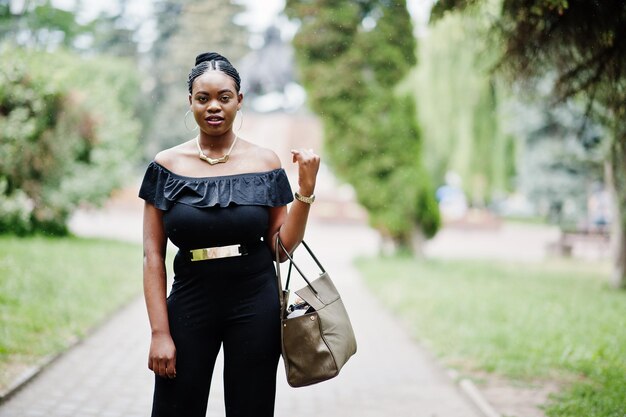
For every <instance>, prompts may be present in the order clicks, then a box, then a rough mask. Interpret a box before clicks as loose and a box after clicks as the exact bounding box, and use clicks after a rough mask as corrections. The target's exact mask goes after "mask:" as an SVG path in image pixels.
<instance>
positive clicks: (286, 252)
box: [275, 233, 326, 305]
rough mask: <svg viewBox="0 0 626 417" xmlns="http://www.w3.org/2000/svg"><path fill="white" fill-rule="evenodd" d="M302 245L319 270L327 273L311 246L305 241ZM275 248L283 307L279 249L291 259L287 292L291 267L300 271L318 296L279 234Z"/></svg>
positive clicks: (287, 284) (281, 298)
mask: <svg viewBox="0 0 626 417" xmlns="http://www.w3.org/2000/svg"><path fill="white" fill-rule="evenodd" d="M302 245H303V246H304V247H305V248H306V250H307V252H309V255H311V258H313V260H314V261H315V263H316V264H317V266H318V267H319V269H320V270H321V271H322V273H324V272H326V270H325V269H324V267H323V266H322V264H321V263H320V261H319V260H318V259H317V258H316V257H315V255H313V251H311V248H309V245H307V244H306V243H305V242H304V241H302ZM275 247H276V278H277V280H278V292H279V297H280V302H281V305H284V292H283V284H282V277H281V272H280V251H279V248H280V249H282V250H283V252H284V253H285V255H286V256H287V259H289V274H288V276H287V283H286V285H285V291H289V280H290V278H291V267H292V266H293V267H295V268H296V270H297V271H298V273H299V274H300V276H301V277H302V278H303V279H304V281H306V284H307V285H308V286H309V288H311V290H312V291H313V293H314V294H317V290H316V289H315V287H314V286H313V285H312V284H311V281H309V280H308V279H307V277H306V276H305V275H304V272H302V270H301V269H300V267H298V265H297V264H296V263H295V262H294V261H293V256H292V255H291V254H290V253H289V251H287V248H285V245H283V242H282V241H281V240H280V236H279V234H278V233H277V234H276V246H275Z"/></svg>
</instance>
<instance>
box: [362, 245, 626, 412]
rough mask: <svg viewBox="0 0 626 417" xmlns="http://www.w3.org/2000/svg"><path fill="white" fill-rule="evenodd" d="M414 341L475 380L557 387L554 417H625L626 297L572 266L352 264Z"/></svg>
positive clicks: (549, 407) (595, 273)
mask: <svg viewBox="0 0 626 417" xmlns="http://www.w3.org/2000/svg"><path fill="white" fill-rule="evenodd" d="M357 267H358V269H359V270H360V271H361V273H362V275H363V277H364V278H365V281H366V283H367V284H368V286H369V287H370V288H371V289H372V292H373V293H374V294H376V295H377V296H378V297H379V298H381V300H382V301H383V303H385V304H386V305H387V306H388V307H389V308H390V309H391V310H392V311H394V312H395V313H396V314H397V315H399V316H400V317H401V318H402V319H403V321H405V322H406V323H407V324H408V326H409V328H410V330H411V331H412V334H413V336H414V337H416V338H417V339H418V340H419V341H420V342H421V343H423V344H425V345H426V346H428V347H429V348H430V349H431V350H433V351H434V352H435V353H436V354H437V355H438V356H439V357H440V358H441V359H442V360H443V361H444V363H446V364H447V365H448V366H451V367H455V368H457V369H459V370H460V371H461V372H465V373H468V374H469V376H470V377H471V376H472V371H475V374H479V373H480V372H485V371H487V372H489V373H492V374H495V375H499V376H504V377H506V378H509V379H511V380H514V381H537V380H540V379H544V380H557V381H559V382H562V383H564V384H563V385H564V389H563V391H562V392H560V393H558V394H555V395H553V396H552V397H551V399H550V401H549V403H548V404H546V406H545V412H546V414H547V415H548V416H550V417H566V416H567V417H571V416H585V417H624V416H626V332H624V329H625V328H626V292H624V291H618V290H614V289H611V288H609V287H608V285H607V284H606V282H607V276H608V266H607V265H605V264H600V263H590V262H577V261H558V260H554V261H546V262H543V263H537V264H522V263H504V262H493V261H461V260H454V261H449V260H437V259H429V260H415V259H411V258H407V257H383V258H361V259H359V260H357Z"/></svg>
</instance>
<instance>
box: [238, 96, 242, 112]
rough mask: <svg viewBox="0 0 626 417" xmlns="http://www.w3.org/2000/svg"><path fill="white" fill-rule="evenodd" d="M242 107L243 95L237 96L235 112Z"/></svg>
mask: <svg viewBox="0 0 626 417" xmlns="http://www.w3.org/2000/svg"><path fill="white" fill-rule="evenodd" d="M242 105H243V93H239V94H237V110H239V109H241V106H242Z"/></svg>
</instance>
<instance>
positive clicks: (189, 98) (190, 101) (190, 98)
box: [189, 94, 191, 106]
mask: <svg viewBox="0 0 626 417" xmlns="http://www.w3.org/2000/svg"><path fill="white" fill-rule="evenodd" d="M189 105H190V106H191V94H189Z"/></svg>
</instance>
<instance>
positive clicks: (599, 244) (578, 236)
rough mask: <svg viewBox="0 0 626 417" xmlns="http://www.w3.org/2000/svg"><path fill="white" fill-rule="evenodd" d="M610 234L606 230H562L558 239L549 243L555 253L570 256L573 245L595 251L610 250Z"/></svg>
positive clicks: (551, 250) (550, 248)
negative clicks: (590, 248)
mask: <svg viewBox="0 0 626 417" xmlns="http://www.w3.org/2000/svg"><path fill="white" fill-rule="evenodd" d="M610 242H611V235H610V233H609V231H608V230H589V229H578V230H562V231H561V236H560V237H559V240H558V241H556V242H553V243H552V244H550V247H549V250H550V252H552V253H554V254H555V255H559V256H564V257H571V256H572V255H573V253H574V248H575V247H581V246H586V247H588V248H589V247H592V248H593V249H594V250H596V251H607V252H608V251H609V250H610Z"/></svg>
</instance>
